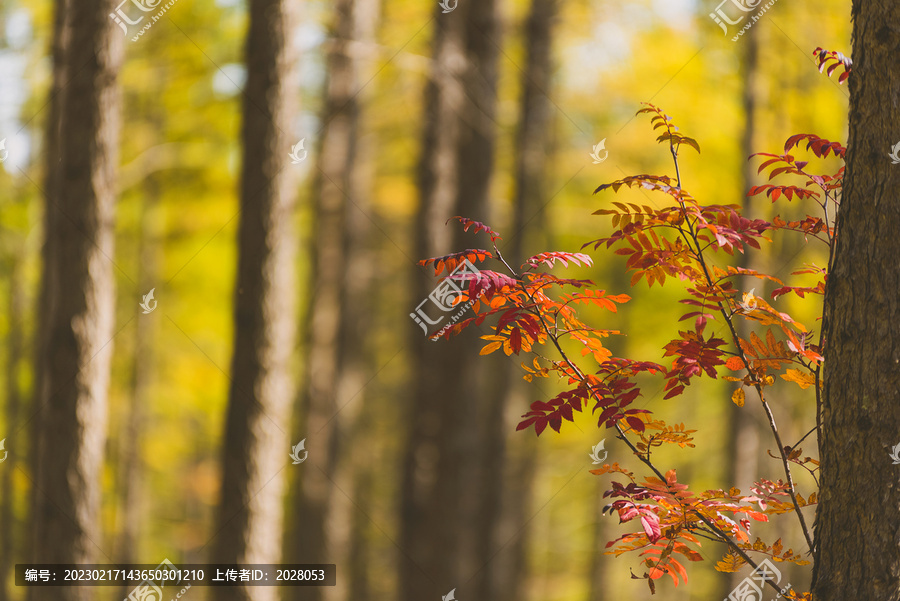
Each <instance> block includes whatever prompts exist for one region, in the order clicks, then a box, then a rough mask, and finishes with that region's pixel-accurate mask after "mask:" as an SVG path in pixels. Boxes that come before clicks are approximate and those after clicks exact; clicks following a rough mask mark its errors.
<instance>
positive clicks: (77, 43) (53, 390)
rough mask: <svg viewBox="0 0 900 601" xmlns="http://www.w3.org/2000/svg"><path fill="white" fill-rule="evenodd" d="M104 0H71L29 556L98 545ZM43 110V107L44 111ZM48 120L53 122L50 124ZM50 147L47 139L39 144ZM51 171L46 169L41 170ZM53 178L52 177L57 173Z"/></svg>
mask: <svg viewBox="0 0 900 601" xmlns="http://www.w3.org/2000/svg"><path fill="white" fill-rule="evenodd" d="M113 8H114V3H113V2H112V0H90V1H88V0H86V1H84V2H79V3H74V4H72V5H71V7H70V14H69V17H68V19H69V24H70V27H71V29H70V31H69V36H70V37H69V40H68V43H67V44H66V49H65V52H64V55H65V63H64V64H65V71H66V78H65V81H67V84H66V93H65V94H64V95H63V96H62V97H61V99H60V100H61V104H60V107H59V108H60V129H59V131H60V135H59V138H58V144H59V150H60V157H59V162H58V164H57V165H56V166H55V167H54V169H56V170H57V171H56V175H54V176H52V177H53V178H54V179H56V183H57V184H58V185H56V186H55V188H53V189H48V190H47V193H48V200H49V202H48V203H47V211H50V212H53V213H55V214H54V215H53V216H52V217H48V218H47V220H46V223H47V225H48V230H47V232H45V235H46V239H47V240H52V241H53V243H52V245H48V251H47V252H50V253H51V256H50V258H49V261H48V262H47V264H46V265H45V269H46V270H47V276H46V277H45V280H44V283H45V286H46V287H45V289H44V290H43V291H42V293H41V294H42V299H43V300H42V303H46V305H45V306H42V309H46V311H47V312H46V313H45V314H44V315H42V320H41V324H42V328H44V329H43V330H42V333H41V336H40V340H41V342H42V344H41V353H42V357H41V361H40V364H41V365H42V366H43V368H42V370H41V373H40V376H41V381H40V382H39V383H38V387H39V388H40V391H39V395H38V411H39V412H40V416H39V418H38V419H39V429H40V434H39V441H38V460H37V467H38V470H37V474H36V477H35V481H34V486H35V489H36V491H37V493H36V495H35V516H34V545H33V553H34V555H33V559H34V560H35V561H40V562H43V563H87V562H90V561H91V560H93V559H95V557H96V555H97V550H98V549H97V541H99V540H100V538H99V522H98V514H99V509H100V469H101V467H102V458H103V450H104V444H105V435H106V416H107V387H108V382H109V361H110V357H111V343H112V337H113V331H112V326H113V318H114V315H115V311H114V279H113V275H112V260H111V257H112V256H113V223H112V222H113V212H114V202H115V185H114V181H113V180H114V173H115V165H116V164H117V160H118V157H117V150H118V135H119V98H118V92H117V88H116V75H117V72H118V67H119V62H120V59H121V55H122V40H121V38H120V36H119V35H117V31H115V24H114V23H113V21H112V20H111V19H110V18H109V13H110V12H112V10H113ZM51 117H52V115H51ZM49 127H50V128H51V129H52V127H53V126H52V122H51V125H50V126H49ZM49 151H50V152H52V148H51V149H49ZM48 177H50V176H48ZM57 178H58V179H57ZM29 593H31V595H30V598H32V599H57V600H60V599H61V600H62V601H75V600H85V599H88V598H89V597H90V596H91V593H92V591H91V589H90V588H87V587H65V588H60V589H58V590H57V589H54V590H52V591H51V590H49V589H29Z"/></svg>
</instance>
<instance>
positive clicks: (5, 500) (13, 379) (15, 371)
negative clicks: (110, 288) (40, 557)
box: [0, 255, 25, 601]
mask: <svg viewBox="0 0 900 601" xmlns="http://www.w3.org/2000/svg"><path fill="white" fill-rule="evenodd" d="M21 259H22V257H21V256H17V255H14V256H13V257H12V260H11V261H10V267H9V293H8V298H9V308H8V313H7V319H8V322H7V323H8V324H9V331H8V332H7V351H6V353H7V354H6V424H7V428H10V427H11V426H12V425H13V424H15V423H17V422H18V420H19V413H20V405H21V400H22V395H21V390H20V388H19V367H20V364H21V362H22V357H23V350H22V346H23V342H22V339H23V335H22V322H23V318H24V316H25V310H24V304H25V303H24V298H23V296H24V295H23V293H22V278H21V273H20V267H19V265H20V261H21ZM7 434H8V432H4V433H3V434H0V436H4V437H6V438H8V436H7ZM9 443H10V441H9V440H6V444H5V445H4V446H5V447H6V448H5V450H3V451H0V461H3V469H2V470H0V472H2V474H3V478H2V491H0V495H2V498H0V524H3V530H2V532H0V601H9V599H11V597H10V596H9V587H10V584H9V582H14V580H13V578H12V567H13V565H14V564H15V561H13V558H14V557H16V553H15V549H16V545H18V544H19V537H20V536H21V534H22V533H21V532H19V531H18V529H17V528H16V527H15V526H16V524H17V520H15V519H14V515H15V508H14V504H15V498H16V495H15V488H14V483H13V479H12V475H13V472H14V471H15V468H16V455H17V454H18V453H14V452H11V451H10V448H11V446H10V444H9ZM17 446H18V445H17Z"/></svg>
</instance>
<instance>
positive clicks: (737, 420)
mask: <svg viewBox="0 0 900 601" xmlns="http://www.w3.org/2000/svg"><path fill="white" fill-rule="evenodd" d="M762 33H763V32H762V27H761V26H758V27H756V28H754V29H753V31H750V32H748V34H747V35H745V36H744V38H743V39H742V44H743V48H742V52H743V56H742V62H743V64H742V71H743V90H742V98H741V100H742V104H743V109H744V131H743V135H742V136H741V154H740V158H741V160H742V161H743V162H742V164H741V184H742V185H741V194H742V196H741V206H742V208H743V213H742V214H743V215H751V214H757V217H758V218H760V219H761V218H763V216H762V215H758V213H759V211H760V209H762V205H763V203H761V202H759V201H758V200H757V201H756V205H755V207H751V204H753V201H752V200H751V199H750V198H749V197H748V196H747V191H748V190H749V189H750V187H751V186H752V185H754V183H755V182H756V177H757V174H756V169H755V167H754V163H753V161H750V160H749V157H750V155H751V154H753V153H754V152H756V151H757V150H758V149H757V148H756V147H755V146H754V134H755V133H756V128H757V120H756V112H757V110H758V109H759V104H760V103H759V100H758V98H759V95H760V81H759V80H760V72H759V47H760V39H759V36H760V35H761V34H762ZM763 248H764V249H765V247H763ZM763 252H765V250H763V249H761V250H760V251H757V252H753V253H750V252H748V253H745V254H743V255H740V256H739V259H738V260H739V265H740V267H743V268H747V269H756V270H758V271H761V272H763V273H766V272H767V270H766V269H765V266H764V265H761V264H760V263H761V262H762V261H763V259H762V257H763V254H762V253H763ZM740 282H741V284H740V286H741V290H742V291H743V292H749V291H750V290H751V289H754V288H755V289H756V290H757V291H758V292H759V295H760V296H762V294H763V293H762V290H761V287H762V286H764V283H763V282H762V281H761V280H758V279H756V278H752V277H744V278H741V280H740ZM737 325H738V333H739V334H740V336H741V337H742V338H744V339H748V340H749V337H750V330H751V328H750V323H749V322H748V321H747V320H745V319H740V320H738V323H737ZM726 398H727V399H728V400H727V403H728V410H727V413H728V422H729V426H730V430H729V437H728V440H727V441H726V445H727V449H728V451H727V452H728V460H727V463H726V469H727V470H728V473H727V475H726V479H727V481H728V483H729V486H733V487H736V488H739V489H741V490H742V491H743V492H744V493H745V494H749V492H748V491H749V488H750V486H751V485H752V484H753V482H754V481H755V480H756V479H757V478H758V477H759V454H760V444H761V441H760V430H761V428H760V426H761V424H760V419H759V416H760V414H761V411H762V409H761V408H760V407H757V406H751V405H747V406H745V407H738V406H737V405H735V404H734V403H732V402H731V400H730V397H728V396H726ZM743 578H744V575H743V574H741V573H740V572H735V573H734V574H731V577H730V578H723V579H722V582H721V589H720V590H719V594H718V595H717V596H719V597H723V598H725V597H728V595H729V594H730V592H731V591H732V590H733V589H734V587H735V586H737V584H738V583H739V582H740V581H741V580H742V579H743Z"/></svg>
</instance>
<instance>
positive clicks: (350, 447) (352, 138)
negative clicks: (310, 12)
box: [288, 0, 379, 601]
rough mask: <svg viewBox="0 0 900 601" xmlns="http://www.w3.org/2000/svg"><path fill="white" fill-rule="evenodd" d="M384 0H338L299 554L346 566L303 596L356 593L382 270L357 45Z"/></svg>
mask: <svg viewBox="0 0 900 601" xmlns="http://www.w3.org/2000/svg"><path fill="white" fill-rule="evenodd" d="M378 8H379V4H378V2H371V1H365V0H338V2H336V3H335V6H334V25H333V31H332V39H331V41H330V43H329V54H328V61H327V81H326V85H325V93H324V109H323V114H322V119H323V122H324V123H325V127H324V134H323V138H322V142H321V144H320V149H319V152H318V156H317V160H318V168H319V173H318V174H317V177H316V181H315V183H314V187H313V198H314V202H315V225H314V228H313V231H314V234H313V236H314V241H313V247H312V249H311V253H310V254H311V257H312V264H313V269H312V274H311V278H310V286H309V289H310V290H312V291H313V295H312V300H311V303H310V308H309V313H308V315H307V316H306V324H307V331H308V332H309V334H308V338H307V341H306V345H305V346H306V352H307V384H306V389H305V391H304V393H303V395H302V396H303V400H302V413H303V416H304V430H303V432H304V436H306V437H307V445H306V446H307V448H308V449H309V460H308V462H307V463H306V465H305V466H304V468H303V471H302V472H300V474H299V475H300V478H302V479H300V480H299V482H300V490H299V491H298V494H297V496H296V503H295V507H296V511H295V515H296V520H295V528H296V530H295V533H296V534H295V536H293V537H292V542H291V548H289V549H288V551H289V553H290V556H291V557H292V558H294V559H296V560H297V561H303V562H312V561H316V562H328V563H338V564H340V565H343V566H345V569H339V570H338V574H337V586H335V587H295V588H294V589H292V590H291V591H290V596H291V598H292V599H294V600H297V601H318V600H319V599H326V600H329V601H330V600H333V599H349V598H350V597H348V595H349V589H350V586H351V585H350V579H351V577H352V574H351V573H350V572H349V570H348V569H346V566H347V561H349V554H350V538H351V536H353V534H352V533H351V532H350V530H349V527H350V524H351V523H352V522H353V515H352V514H353V512H354V511H357V509H356V507H355V506H354V503H355V502H357V499H356V497H355V496H354V497H352V498H349V497H348V495H351V494H352V492H353V488H354V478H353V473H354V470H355V469H356V468H357V464H355V463H354V462H360V463H362V464H365V462H366V458H365V457H360V456H358V453H357V452H356V449H357V448H359V449H360V450H361V451H363V452H365V448H366V444H365V441H364V438H363V437H365V436H366V433H365V431H364V430H362V431H360V430H359V428H358V427H357V422H358V419H359V414H360V409H361V408H362V407H363V406H364V404H365V396H364V394H365V391H364V388H365V385H366V379H367V369H366V368H367V366H368V364H369V362H368V354H367V352H366V351H367V349H366V346H365V344H364V343H363V341H364V340H366V333H367V332H368V331H369V329H370V328H369V325H370V324H369V323H368V317H369V310H368V309H367V307H368V302H367V301H368V293H369V287H370V280H371V277H372V274H374V273H375V272H376V271H377V268H376V266H375V264H374V261H373V260H372V258H371V248H370V246H371V245H370V240H369V234H370V222H369V218H368V215H367V213H368V211H369V208H368V202H367V191H366V188H367V186H366V185H365V182H364V178H363V171H362V169H360V166H359V165H358V163H357V157H358V156H359V154H360V153H359V120H360V113H361V105H362V104H363V99H362V98H360V96H359V92H360V87H361V85H362V84H361V83H360V73H359V71H360V68H361V67H360V60H359V56H358V54H357V53H356V52H355V51H354V48H353V45H354V43H355V42H359V41H364V42H366V41H369V42H370V41H372V38H373V36H374V30H375V28H376V26H377V23H378Z"/></svg>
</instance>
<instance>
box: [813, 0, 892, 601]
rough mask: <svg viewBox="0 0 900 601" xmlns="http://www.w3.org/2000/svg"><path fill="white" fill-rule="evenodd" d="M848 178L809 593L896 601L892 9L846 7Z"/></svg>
mask: <svg viewBox="0 0 900 601" xmlns="http://www.w3.org/2000/svg"><path fill="white" fill-rule="evenodd" d="M852 18H853V73H852V75H851V76H850V79H849V85H850V132H849V140H848V142H847V154H846V166H847V169H846V173H845V177H844V187H843V196H842V199H841V208H840V212H839V214H838V234H837V246H836V249H835V260H834V266H833V269H832V271H831V274H830V276H829V278H828V283H827V297H826V299H827V300H826V308H825V309H826V312H825V319H826V324H825V325H824V330H825V333H826V336H827V339H826V344H825V365H826V368H825V386H824V391H823V401H822V412H821V426H822V435H821V438H820V441H819V449H820V459H821V489H820V494H819V504H818V510H817V514H816V527H815V534H816V539H815V540H816V547H817V548H816V552H815V559H816V561H815V566H816V567H815V570H814V573H813V594H814V596H815V598H816V599H818V600H821V601H838V600H841V601H842V600H844V599H865V600H866V601H896V600H897V599H900V544H898V540H900V487H898V486H897V481H898V469H900V468H898V467H897V466H896V465H892V461H891V458H890V457H889V453H890V452H891V449H892V448H893V447H894V446H895V445H897V444H898V443H900V370H898V368H897V365H898V363H900V350H898V349H900V296H898V295H897V290H900V267H898V263H897V257H898V256H900V236H898V235H897V232H898V231H900V166H897V165H893V164H891V160H890V159H889V158H888V152H889V151H890V149H891V147H892V146H894V145H895V144H896V143H897V142H898V141H900V131H898V129H897V124H898V123H900V90H898V87H897V77H896V75H897V40H898V39H900V4H898V3H897V2H895V1H894V0H868V1H861V0H854V2H853V9H852Z"/></svg>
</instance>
